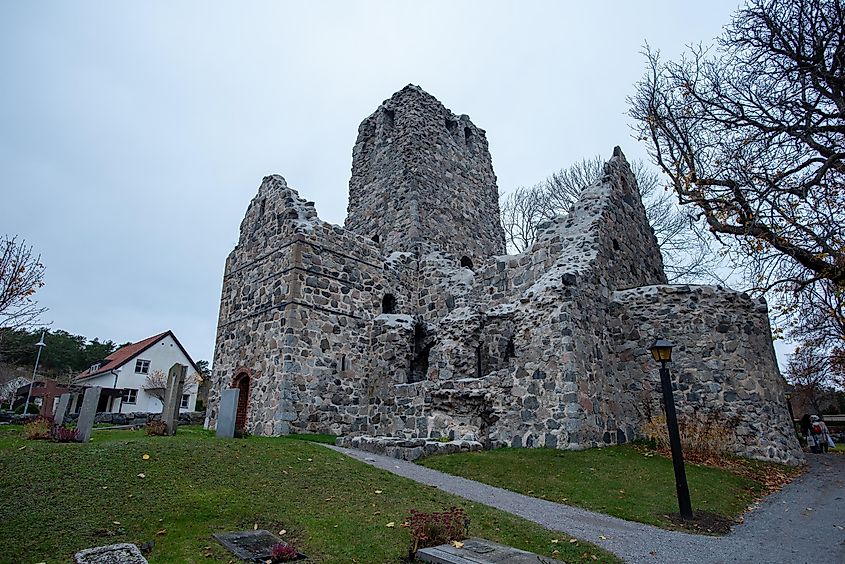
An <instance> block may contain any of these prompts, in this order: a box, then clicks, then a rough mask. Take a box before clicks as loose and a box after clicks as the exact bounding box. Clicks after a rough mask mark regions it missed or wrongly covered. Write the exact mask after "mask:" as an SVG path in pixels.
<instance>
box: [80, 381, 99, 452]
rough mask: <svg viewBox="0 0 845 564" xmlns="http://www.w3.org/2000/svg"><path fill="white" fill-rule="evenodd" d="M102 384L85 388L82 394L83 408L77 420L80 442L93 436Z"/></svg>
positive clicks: (86, 440)
mask: <svg viewBox="0 0 845 564" xmlns="http://www.w3.org/2000/svg"><path fill="white" fill-rule="evenodd" d="M101 390H102V388H101V387H100V386H94V387H92V388H88V389H87V390H85V395H84V396H82V408H81V409H80V410H79V419H78V420H77V422H76V433H77V439H76V440H78V441H79V442H80V443H87V442H88V440H89V439H90V438H91V430H92V429H93V428H94V418H95V417H96V416H97V403H98V402H99V401H100V391H101Z"/></svg>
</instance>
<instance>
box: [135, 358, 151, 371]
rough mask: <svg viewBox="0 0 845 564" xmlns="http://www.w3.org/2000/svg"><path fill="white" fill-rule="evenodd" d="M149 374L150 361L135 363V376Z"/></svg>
mask: <svg viewBox="0 0 845 564" xmlns="http://www.w3.org/2000/svg"><path fill="white" fill-rule="evenodd" d="M149 372H150V361H149V360H141V359H140V358H139V359H138V360H136V361H135V374H148V373H149Z"/></svg>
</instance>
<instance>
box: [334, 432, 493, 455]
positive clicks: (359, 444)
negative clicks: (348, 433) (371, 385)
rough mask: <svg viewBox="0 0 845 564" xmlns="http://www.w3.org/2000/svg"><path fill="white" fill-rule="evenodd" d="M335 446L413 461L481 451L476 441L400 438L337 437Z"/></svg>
mask: <svg viewBox="0 0 845 564" xmlns="http://www.w3.org/2000/svg"><path fill="white" fill-rule="evenodd" d="M335 444H336V445H337V446H339V447H344V448H355V449H358V450H363V451H364V452H372V453H373V454H381V455H384V456H390V457H392V458H398V459H400V460H410V461H414V460H417V459H418V458H422V457H423V456H429V455H432V454H453V453H456V452H469V451H474V450H482V449H483V447H482V445H481V443H480V442H478V441H463V440H458V441H448V442H443V441H437V440H430V439H404V438H401V437H370V436H366V435H362V436H357V437H338V438H337V439H336V440H335Z"/></svg>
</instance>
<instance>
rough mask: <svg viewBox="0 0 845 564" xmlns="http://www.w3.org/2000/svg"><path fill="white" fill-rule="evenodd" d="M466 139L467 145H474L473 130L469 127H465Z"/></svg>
mask: <svg viewBox="0 0 845 564" xmlns="http://www.w3.org/2000/svg"><path fill="white" fill-rule="evenodd" d="M464 140H465V141H466V144H467V147H472V143H473V139H472V130H471V129H470V128H468V127H465V128H464Z"/></svg>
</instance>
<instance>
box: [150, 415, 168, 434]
mask: <svg viewBox="0 0 845 564" xmlns="http://www.w3.org/2000/svg"><path fill="white" fill-rule="evenodd" d="M144 434H145V435H149V436H163V435H166V434H167V423H165V422H164V421H162V420H161V419H154V420H152V421H147V425H146V426H145V427H144Z"/></svg>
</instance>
